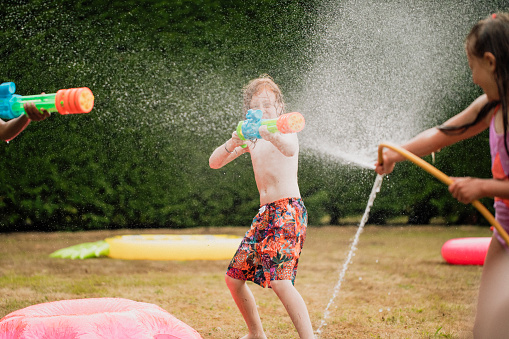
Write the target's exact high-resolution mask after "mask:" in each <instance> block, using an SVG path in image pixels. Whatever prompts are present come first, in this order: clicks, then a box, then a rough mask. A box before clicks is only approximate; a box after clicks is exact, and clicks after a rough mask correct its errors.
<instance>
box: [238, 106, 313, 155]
mask: <svg viewBox="0 0 509 339" xmlns="http://www.w3.org/2000/svg"><path fill="white" fill-rule="evenodd" d="M262 116H263V112H262V111H261V110H259V109H257V110H252V109H250V110H249V111H247V114H246V120H244V121H240V122H239V124H238V125H237V135H238V136H239V138H240V139H241V140H252V139H262V136H261V135H260V133H259V132H258V129H259V128H260V126H262V125H265V126H267V129H268V130H269V132H271V133H276V132H281V133H285V134H286V133H297V132H300V131H302V129H303V128H304V125H305V121H304V117H303V116H302V114H300V113H299V112H292V113H286V114H282V115H280V116H279V117H278V118H276V119H262ZM242 147H245V145H242Z"/></svg>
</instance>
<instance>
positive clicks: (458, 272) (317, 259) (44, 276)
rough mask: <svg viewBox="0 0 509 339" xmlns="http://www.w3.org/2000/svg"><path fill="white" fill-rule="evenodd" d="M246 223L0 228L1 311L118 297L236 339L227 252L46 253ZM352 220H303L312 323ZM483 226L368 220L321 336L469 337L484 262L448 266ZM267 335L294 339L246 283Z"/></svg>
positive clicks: (269, 301)
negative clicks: (446, 247)
mask: <svg viewBox="0 0 509 339" xmlns="http://www.w3.org/2000/svg"><path fill="white" fill-rule="evenodd" d="M245 231H246V228H245V227H239V228H233V227H224V228H196V229H188V230H170V229H157V230H146V229H144V230H117V231H89V232H76V233H13V234H0V243H1V244H2V246H1V247H0V295H1V297H0V316H5V315H7V314H8V313H10V312H13V311H15V310H18V309H20V308H23V307H27V306H30V305H34V304H38V303H42V302H47V301H54V300H62V299H75V298H93V297H94V298H97V297H118V298H127V299H131V300H136V301H143V302H148V303H153V304H156V305H158V306H160V307H162V308H164V309H165V310H167V311H168V312H170V313H171V314H173V315H174V316H176V317H177V318H179V319H180V320H182V321H184V322H185V323H187V324H188V325H190V326H191V327H193V328H195V329H196V330H197V331H198V332H199V333H200V334H201V335H202V336H203V338H238V337H240V336H243V335H244V334H246V327H245V324H244V322H243V320H242V317H241V316H240V313H239V312H238V310H237V308H236V306H235V304H234V302H233V300H232V299H231V297H230V294H229V291H228V289H227V288H226V286H225V284H224V272H225V270H226V267H227V265H228V260H220V261H127V260H116V259H110V258H95V259H86V260H70V259H54V258H50V257H49V254H50V253H52V252H53V251H56V250H58V249H61V248H64V247H68V246H71V245H76V244H80V243H84V242H92V241H97V240H102V239H105V238H107V237H111V236H114V235H121V234H149V233H152V234H233V235H238V236H242V235H243V234H244V232H245ZM356 231H357V227H310V228H309V230H308V236H307V239H306V243H305V245H304V251H303V253H302V257H301V260H300V264H299V272H298V276H297V280H296V285H295V286H296V287H297V289H298V290H299V291H300V293H301V294H302V296H303V298H304V300H305V301H306V304H307V305H308V309H309V313H310V316H311V320H312V323H313V326H314V327H315V328H317V327H318V326H319V325H320V323H321V321H322V319H323V316H324V310H325V307H326V306H327V304H328V302H329V300H330V299H331V297H332V293H333V288H334V286H335V285H336V283H337V281H338V278H339V272H340V271H341V269H342V266H343V263H344V261H345V259H346V256H347V254H348V251H349V249H350V243H351V241H352V239H353V236H354V235H355V232H356ZM469 236H490V231H489V229H488V228H487V227H482V228H481V227H440V226H429V227H390V226H384V227H375V226H367V227H366V228H365V230H364V232H363V233H362V235H361V237H360V241H359V244H358V248H357V250H356V252H355V257H354V259H353V262H352V263H351V264H350V266H349V267H348V270H347V271H346V275H345V278H344V280H343V282H342V284H341V289H340V291H339V293H338V295H337V297H336V299H335V302H334V304H333V305H332V307H331V308H330V317H329V318H328V319H327V325H325V326H324V327H323V328H322V333H321V335H320V338H350V337H358V338H471V337H472V334H471V330H472V326H473V320H474V315H475V307H476V301H477V292H478V288H479V281H480V276H481V271H482V267H480V266H452V265H448V264H446V263H445V262H444V260H443V259H442V257H441V256H440V249H441V247H442V245H443V244H444V242H445V241H447V240H448V239H451V238H458V237H469ZM250 286H251V289H252V291H253V293H254V295H255V298H256V300H257V304H258V307H259V312H260V315H261V318H262V321H263V323H264V327H265V329H266V333H267V335H268V337H269V338H297V337H298V336H297V334H296V332H295V329H294V327H293V325H292V323H291V321H290V319H289V317H288V316H287V314H286V311H285V309H284V307H283V306H282V305H281V304H280V302H279V300H278V299H277V297H276V296H275V294H274V293H273V292H272V290H269V289H262V288H260V287H258V286H256V285H253V284H250Z"/></svg>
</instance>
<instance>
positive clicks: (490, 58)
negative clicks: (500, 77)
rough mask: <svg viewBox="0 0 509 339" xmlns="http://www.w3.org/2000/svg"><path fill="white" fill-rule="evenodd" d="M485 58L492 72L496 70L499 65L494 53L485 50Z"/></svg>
mask: <svg viewBox="0 0 509 339" xmlns="http://www.w3.org/2000/svg"><path fill="white" fill-rule="evenodd" d="M483 60H484V62H485V63H486V65H487V66H488V68H490V70H491V71H492V72H495V69H496V66H497V59H496V58H495V56H494V55H493V53H491V52H485V53H484V56H483Z"/></svg>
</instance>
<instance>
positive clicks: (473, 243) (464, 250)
mask: <svg viewBox="0 0 509 339" xmlns="http://www.w3.org/2000/svg"><path fill="white" fill-rule="evenodd" d="M490 243H491V238H490V237H477V238H457V239H450V240H447V241H446V242H445V244H444V245H443V246H442V250H441V254H442V258H444V259H445V261H447V262H448V263H449V264H452V265H484V259H485V258H486V253H488V248H489V247H490Z"/></svg>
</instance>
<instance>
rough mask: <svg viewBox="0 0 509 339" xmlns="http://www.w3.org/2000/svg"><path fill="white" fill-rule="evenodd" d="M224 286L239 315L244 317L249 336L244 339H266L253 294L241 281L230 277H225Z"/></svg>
mask: <svg viewBox="0 0 509 339" xmlns="http://www.w3.org/2000/svg"><path fill="white" fill-rule="evenodd" d="M225 281H226V285H227V286H228V288H229V289H230V293H231V295H232V297H233V300H234V301H235V303H236V304H237V307H238V308H239V311H240V313H241V314H242V316H243V317H244V321H245V322H246V325H247V328H248V330H249V334H248V335H246V336H245V337H243V338H245V339H255V338H260V339H266V338H267V337H266V336H265V332H264V331H263V326H262V321H261V320H260V315H259V314H258V309H257V308H256V302H255V299H254V296H253V293H252V292H251V290H250V289H249V287H248V286H247V285H246V282H245V281H243V280H238V279H234V278H232V277H230V276H225Z"/></svg>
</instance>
